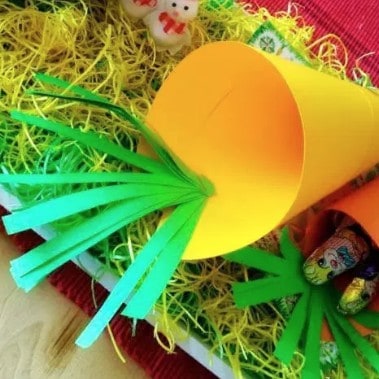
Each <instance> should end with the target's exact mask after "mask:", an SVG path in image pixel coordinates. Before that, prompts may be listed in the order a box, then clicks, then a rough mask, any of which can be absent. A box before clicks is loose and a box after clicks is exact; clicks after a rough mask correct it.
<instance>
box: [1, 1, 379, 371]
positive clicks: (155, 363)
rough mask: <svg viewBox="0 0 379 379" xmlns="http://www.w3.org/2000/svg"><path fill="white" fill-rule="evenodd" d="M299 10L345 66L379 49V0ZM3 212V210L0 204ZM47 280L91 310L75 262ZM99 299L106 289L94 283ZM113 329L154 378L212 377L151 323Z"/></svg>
mask: <svg viewBox="0 0 379 379" xmlns="http://www.w3.org/2000/svg"><path fill="white" fill-rule="evenodd" d="M246 2H248V3H250V4H252V6H253V7H256V6H257V5H259V6H262V7H266V8H267V9H268V10H269V11H270V12H271V13H273V12H276V11H280V10H285V9H287V6H288V2H289V0H258V1H253V0H247V1H246ZM296 4H297V5H298V9H299V12H300V14H301V15H302V16H303V17H304V19H305V21H306V23H307V24H309V25H314V26H315V27H316V34H315V37H316V38H317V37H320V36H322V35H325V34H328V33H333V34H336V35H338V36H339V37H341V38H342V40H343V42H344V44H345V46H346V47H347V49H348V52H349V55H350V67H351V65H353V64H354V62H355V60H356V59H358V58H359V57H361V56H362V55H363V54H366V53H369V52H375V53H376V54H378V53H379V27H378V25H379V24H378V22H377V17H378V14H379V1H378V0H366V1H357V0H346V1H337V0H297V1H296ZM361 67H362V68H363V69H364V70H365V71H367V72H368V73H370V75H371V77H372V79H373V81H374V83H375V84H376V85H379V57H378V56H377V55H375V56H373V57H368V58H365V59H364V60H363V61H362V63H361ZM1 211H2V212H4V210H1V209H0V214H1ZM12 240H13V242H14V243H15V244H16V246H17V247H18V248H19V249H20V251H22V252H24V251H26V250H29V249H30V248H32V247H33V246H36V245H37V244H38V243H41V242H42V240H41V238H39V237H38V236H36V235H35V234H33V233H31V232H27V233H21V234H19V235H16V236H13V237H12ZM49 280H50V283H51V284H52V285H54V286H55V287H56V288H57V289H58V291H60V292H61V293H63V294H64V295H65V296H66V297H67V298H69V299H70V300H71V301H73V302H75V303H76V304H77V305H78V306H79V307H80V308H82V309H83V310H84V311H85V312H86V313H87V314H88V315H93V314H94V312H95V310H94V307H93V303H92V299H91V289H90V283H91V281H90V278H89V277H88V276H87V275H86V274H85V273H84V272H83V271H81V270H79V269H78V268H77V267H76V266H75V265H74V264H72V263H68V264H67V265H65V266H63V267H62V268H60V269H59V270H57V271H56V272H55V273H54V274H53V275H51V277H50V279H49ZM96 294H97V296H98V299H99V301H100V300H104V298H105V297H106V294H107V292H106V291H105V290H104V289H103V288H102V287H101V286H98V285H97V286H96ZM112 328H113V331H114V334H115V338H116V340H117V342H118V344H119V345H120V346H121V347H122V348H123V349H124V351H125V352H126V353H127V354H128V355H129V356H131V357H132V358H133V359H135V361H136V362H138V363H139V364H140V365H141V366H142V367H143V368H144V369H145V370H146V372H147V373H148V375H150V376H151V377H152V378H156V379H167V378H170V379H192V378H197V379H208V378H209V379H210V378H214V376H213V375H212V374H211V373H210V372H209V371H207V370H206V369H205V368H203V367H202V366H200V365H199V364H198V363H197V362H195V361H194V360H193V359H192V358H190V357H189V356H187V355H186V354H185V353H184V352H183V351H182V350H180V349H177V350H176V354H174V355H167V354H166V353H165V352H164V351H163V350H162V349H161V348H160V347H159V345H158V344H157V343H156V342H155V340H154V338H153V337H152V336H153V330H152V327H151V326H150V325H148V324H147V323H145V322H140V323H139V325H138V328H137V336H138V338H133V336H132V334H131V331H132V329H131V325H130V323H129V321H128V320H127V319H126V318H123V317H116V318H115V320H114V321H113V322H112Z"/></svg>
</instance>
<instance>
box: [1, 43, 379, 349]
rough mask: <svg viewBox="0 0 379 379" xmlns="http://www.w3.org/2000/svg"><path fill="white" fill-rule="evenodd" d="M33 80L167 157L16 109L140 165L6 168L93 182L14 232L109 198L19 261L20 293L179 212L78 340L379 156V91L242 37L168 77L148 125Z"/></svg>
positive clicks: (145, 306)
mask: <svg viewBox="0 0 379 379" xmlns="http://www.w3.org/2000/svg"><path fill="white" fill-rule="evenodd" d="M220 62H222V64H220ZM236 67H238V69H236ZM37 79H38V80H40V81H41V82H43V83H45V84H48V85H51V86H53V87H54V88H55V92H53V93H46V92H34V95H41V96H53V97H56V98H61V99H63V100H70V101H73V100H74V101H81V102H86V103H88V105H89V106H97V107H102V108H105V109H107V110H108V111H109V112H113V113H115V114H116V115H117V116H119V117H120V118H122V119H123V120H125V122H127V123H128V124H129V125H132V126H133V127H134V128H136V129H137V130H139V131H140V132H141V134H142V135H143V137H144V138H145V139H146V140H147V142H148V143H149V144H150V146H151V148H152V149H153V150H154V151H155V153H156V155H157V157H158V159H157V160H155V159H152V158H149V157H146V156H144V155H142V154H138V153H134V152H132V151H130V150H128V149H126V148H123V147H121V146H119V145H116V144H113V143H110V142H109V141H107V140H105V139H104V138H101V137H100V136H98V135H96V134H93V133H86V132H82V131H80V130H79V129H77V128H71V127H68V126H65V125H62V124H60V123H57V122H55V121H52V120H49V119H47V118H43V117H36V116H33V115H29V114H25V113H23V112H20V111H14V112H12V117H13V118H14V119H16V120H18V121H20V122H22V123H24V124H25V125H35V126H36V127H38V128H42V129H45V130H46V131H49V132H52V133H56V134H57V135H60V136H61V137H63V138H65V139H69V140H76V141H79V142H80V143H82V144H83V145H85V146H89V147H91V148H93V149H96V150H98V151H100V152H102V153H104V154H108V155H109V156H112V157H114V158H115V159H118V160H120V161H122V162H125V163H127V164H129V165H130V166H132V167H134V168H136V169H138V171H137V172H128V173H119V172H117V173H113V172H112V173H104V172H92V173H59V174H50V175H2V176H1V177H0V183H28V184H30V185H33V183H44V184H46V185H49V184H53V183H81V182H83V181H84V182H91V183H93V184H96V186H95V188H93V189H89V190H86V191H84V192H78V193H72V194H69V195H67V196H63V197H61V198H57V199H51V200H48V201H46V202H43V203H41V204H36V205H34V206H32V207H29V208H26V209H21V210H19V211H18V212H15V213H14V214H13V215H11V216H8V217H6V218H4V223H5V226H6V228H7V230H8V232H9V233H14V232H18V231H21V230H25V229H28V228H32V227H36V226H38V225H42V224H47V223H50V222H53V221H54V220H58V219H60V218H63V217H66V216H69V215H72V214H75V213H77V212H81V211H84V210H88V209H93V208H96V209H97V207H101V206H104V208H101V209H100V210H98V211H97V212H95V215H94V216H92V217H91V218H89V219H88V220H86V221H85V222H83V223H82V224H81V225H79V226H77V227H75V228H72V229H70V230H68V231H66V232H65V233H62V234H60V235H58V236H57V237H56V238H54V239H53V240H51V241H48V242H46V243H45V244H43V245H41V246H40V247H38V248H36V249H34V250H32V251H31V252H29V253H28V254H26V255H25V256H23V257H21V258H18V259H16V260H15V261H13V262H12V264H11V272H12V275H13V276H14V278H15V280H16V281H17V283H18V285H19V286H20V287H21V288H24V289H25V290H30V289H31V288H33V287H34V286H35V285H37V284H38V283H39V282H40V281H41V280H42V279H43V278H44V277H45V276H46V275H48V274H49V273H50V272H51V271H52V270H54V269H55V268H57V267H59V266H60V265H61V264H63V263H64V262H66V261H67V260H69V259H72V258H73V257H75V256H76V255H77V254H79V253H80V252H81V251H83V250H84V249H87V248H89V247H91V246H93V245H94V244H96V243H97V242H98V241H100V240H102V239H103V238H105V237H106V236H108V235H110V234H111V233H112V232H114V231H116V230H118V229H120V228H122V227H123V226H125V225H127V224H129V223H130V222H132V221H134V220H136V219H138V218H140V217H142V216H144V215H146V214H148V213H151V212H153V211H156V210H162V209H168V208H170V212H168V213H167V217H166V219H165V221H164V222H162V224H161V226H160V227H159V228H158V229H157V231H156V233H155V234H154V235H153V236H152V238H151V239H150V241H148V243H147V244H146V245H145V246H144V247H143V248H142V249H141V251H140V252H139V255H138V256H137V258H136V260H135V261H134V262H133V264H132V265H131V267H130V268H129V269H128V270H127V272H126V273H125V274H124V276H123V277H122V278H121V280H120V281H119V283H118V284H117V286H116V287H115V289H114V290H113V291H112V293H111V294H110V296H109V297H108V299H107V301H106V302H105V303H104V305H103V306H102V308H101V309H100V310H99V312H98V313H97V315H96V316H95V318H94V319H93V320H92V322H91V323H90V324H89V326H88V327H87V329H86V330H85V331H84V333H83V334H82V336H81V337H80V338H79V340H78V344H79V345H80V346H83V347H86V346H89V345H90V344H91V343H93V342H94V341H95V340H96V338H97V336H98V335H99V334H100V333H101V331H102V330H103V329H104V327H105V326H106V324H107V323H108V322H109V320H110V319H111V318H112V316H113V315H114V314H115V313H116V312H117V311H118V309H119V308H120V307H121V306H122V305H123V303H124V302H126V301H128V305H127V306H126V308H125V309H124V310H123V311H122V313H123V314H124V315H127V316H129V317H134V318H143V317H145V316H146V314H147V313H148V312H149V311H150V309H151V308H152V307H153V305H154V303H155V301H156V300H157V298H158V297H159V295H160V294H161V292H162V291H163V289H164V288H165V286H166V284H167V283H168V281H169V279H170V277H171V275H172V274H173V272H174V270H175V267H176V266H177V264H178V262H179V261H180V260H181V259H188V260H191V259H203V258H208V257H213V256H217V255H224V254H226V253H227V252H230V251H234V250H236V249H238V248H241V247H243V246H245V245H247V244H249V243H251V242H254V241H256V240H257V239H259V238H260V237H262V236H263V235H265V234H266V233H268V232H269V231H270V230H271V229H273V228H274V227H276V226H278V225H280V224H282V223H284V222H285V221H286V220H288V219H289V218H290V217H292V216H294V215H296V214H297V213H298V212H300V211H301V210H303V209H305V208H306V207H308V206H310V205H311V204H312V203H314V202H315V201H316V200H318V199H320V198H321V197H323V196H324V195H327V194H328V193H330V192H331V191H333V190H334V189H336V188H338V187H339V186H340V185H341V184H343V183H345V182H346V181H347V180H349V179H351V178H353V177H354V176H355V175H357V174H358V173H360V172H361V171H362V170H364V169H365V168H368V167H370V166H371V165H372V164H373V163H374V162H376V161H377V160H378V158H379V156H378V155H379V153H378V151H379V149H378V147H379V138H375V137H376V132H375V127H376V124H377V122H378V120H379V109H378V105H379V100H378V96H377V95H376V94H374V93H373V92H370V91H369V90H365V89H363V88H361V87H358V86H356V85H354V84H351V83H347V82H341V81H339V80H337V79H335V78H332V77H329V76H327V75H324V74H321V73H319V72H316V71H312V70H311V69H309V68H306V67H301V66H299V65H298V64H294V63H291V62H286V61H284V60H282V59H281V58H278V57H275V56H270V55H267V54H264V53H260V52H258V51H256V50H255V49H253V48H252V47H250V46H247V45H245V44H242V43H237V42H219V43H214V44H209V45H206V46H204V47H202V48H200V49H198V50H196V51H194V52H193V53H191V54H190V55H189V56H187V57H186V58H185V59H184V60H183V61H182V62H181V63H180V64H179V65H178V66H177V67H176V69H175V70H174V72H173V73H172V74H171V75H170V76H169V78H168V79H167V80H166V81H165V82H164V83H163V85H162V87H161V89H160V90H159V92H158V94H157V96H156V98H155V101H154V103H153V105H152V108H151V110H150V112H149V115H148V117H147V120H146V123H143V122H141V121H140V120H139V119H137V118H136V117H135V116H134V115H133V114H131V113H130V112H128V111H127V110H125V109H123V108H121V107H118V106H116V105H114V104H111V103H109V102H108V101H106V100H105V99H103V98H101V97H99V96H98V95H96V94H94V93H91V92H89V91H87V90H85V89H83V88H80V87H76V86H72V85H70V84H69V83H67V82H64V81H62V80H59V79H54V78H51V77H48V76H45V75H41V74H40V75H37ZM58 89H59V90H61V92H59V91H58ZM252 94H256V96H254V101H252ZM337 143H338V144H339V149H338V150H337V149H335V147H336V144H337ZM325 151H328V154H325ZM353 152H354V153H355V156H354V157H353V156H352V153H353ZM347 154H348V155H349V157H350V158H351V161H349V164H348V165H346V164H345V163H346V160H345V156H346V155H347ZM320 178H322V180H320ZM172 207H175V208H174V209H172ZM230 225H233V228H230ZM291 288H292V287H291Z"/></svg>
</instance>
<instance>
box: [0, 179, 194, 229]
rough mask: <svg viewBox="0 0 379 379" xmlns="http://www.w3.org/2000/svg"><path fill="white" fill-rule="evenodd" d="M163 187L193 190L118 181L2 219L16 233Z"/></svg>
mask: <svg viewBox="0 0 379 379" xmlns="http://www.w3.org/2000/svg"><path fill="white" fill-rule="evenodd" d="M167 191H170V193H171V194H172V195H173V196H178V195H186V194H189V193H191V192H192V193H193V192H194V191H193V190H191V189H176V188H171V189H168V188H167V187H166V186H164V185H163V186H162V185H153V184H152V185H149V186H146V185H144V184H119V185H114V186H108V187H100V188H94V189H89V190H85V191H80V192H76V193H72V194H68V195H64V196H61V197H59V198H56V199H51V200H47V201H44V202H42V203H39V204H37V205H34V206H32V207H30V208H27V209H25V210H21V211H16V212H15V213H13V214H11V215H8V216H5V217H3V221H4V226H5V228H6V230H7V233H8V234H13V233H19V232H21V231H24V230H27V229H32V228H35V227H37V226H41V225H46V224H49V223H51V222H54V221H56V220H60V219H62V218H64V217H68V216H71V215H73V214H77V213H79V212H83V211H85V210H89V209H93V208H95V207H98V206H101V205H105V204H108V203H112V202H116V201H121V200H127V199H132V198H141V197H143V196H148V195H158V194H165V193H167ZM52 210H54V211H53V212H52Z"/></svg>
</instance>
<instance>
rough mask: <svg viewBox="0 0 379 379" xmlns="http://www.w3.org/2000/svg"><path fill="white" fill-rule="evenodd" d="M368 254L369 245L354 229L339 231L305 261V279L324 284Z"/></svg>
mask: <svg viewBox="0 0 379 379" xmlns="http://www.w3.org/2000/svg"><path fill="white" fill-rule="evenodd" d="M368 253H369V246H368V244H367V243H366V241H365V240H364V238H362V237H361V235H360V233H357V231H356V230H355V228H354V227H348V228H342V229H339V230H337V231H336V232H335V233H334V234H333V235H332V236H331V237H330V238H329V239H328V240H327V241H326V242H325V243H323V244H322V245H321V246H320V247H319V248H317V249H316V250H315V251H314V252H313V253H312V254H311V255H310V256H309V257H308V259H307V260H306V261H305V263H304V274H305V277H306V278H307V280H308V281H309V282H311V283H312V284H317V285H318V284H323V283H325V282H326V281H328V280H331V279H332V278H334V277H335V276H337V275H340V274H342V273H343V272H345V271H347V270H349V269H351V268H353V267H355V266H356V265H357V264H358V263H359V262H360V261H361V260H362V259H365V258H366V257H367V255H368Z"/></svg>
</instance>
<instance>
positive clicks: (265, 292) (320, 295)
mask: <svg viewBox="0 0 379 379" xmlns="http://www.w3.org/2000/svg"><path fill="white" fill-rule="evenodd" d="M280 249H281V254H282V256H283V258H279V257H277V256H275V255H273V254H272V253H270V252H264V251H263V250H255V249H254V248H245V249H241V250H239V251H237V252H235V253H232V254H229V255H228V256H226V259H228V260H230V261H232V262H233V261H235V262H238V263H241V264H246V265H247V266H248V267H250V268H255V269H259V270H263V271H264V272H265V273H267V274H269V276H268V277H266V278H263V279H258V280H251V281H248V282H244V283H234V284H233V297H234V301H235V303H236V306H237V307H241V308H243V307H247V306H254V305H258V304H262V303H268V302H271V301H273V300H275V299H278V298H283V297H285V296H294V295H300V298H299V300H298V301H297V303H296V305H295V307H294V308H293V309H292V310H291V313H290V314H289V315H288V319H287V321H286V326H285V329H284V331H283V333H282V335H281V336H280V338H279V340H278V343H277V345H276V349H275V351H274V354H275V356H276V357H277V358H279V359H280V361H281V362H282V363H284V364H286V365H289V364H290V363H291V360H292V358H293V356H294V353H295V351H296V350H297V349H300V348H301V347H302V348H304V356H305V364H304V367H303V371H302V378H305V379H317V378H319V377H320V372H321V362H320V353H321V340H320V336H321V325H322V322H323V316H324V315H325V316H326V320H327V322H328V324H329V326H330V328H331V331H332V333H333V336H334V338H335V340H336V344H337V347H338V350H339V352H340V356H341V360H342V362H343V365H344V368H345V370H346V373H347V377H348V378H351V379H353V378H354V379H360V378H363V372H362V369H361V367H360V365H359V363H358V359H357V357H356V355H355V350H356V349H357V350H358V351H359V352H360V353H361V355H362V356H363V357H364V359H366V361H367V362H368V363H369V364H370V365H371V366H372V369H373V371H374V372H376V373H377V374H378V376H379V354H378V351H377V350H376V349H375V348H374V347H373V346H372V345H371V344H370V343H369V342H368V341H367V340H366V339H365V338H364V337H362V336H361V335H360V334H359V333H358V332H357V331H356V330H355V328H354V327H353V326H352V325H351V323H350V322H349V321H348V320H347V319H346V318H345V317H344V316H342V315H340V314H339V313H338V311H337V304H338V299H339V297H338V294H337V293H336V290H335V289H334V288H333V287H332V286H331V284H330V283H327V284H324V285H322V286H314V285H312V284H310V283H309V282H307V281H306V280H305V278H304V275H303V273H302V268H301V267H302V262H303V260H304V259H303V257H302V254H301V252H300V251H299V250H298V249H297V248H296V246H295V245H294V244H293V243H292V242H291V239H290V236H289V233H288V229H287V228H285V229H283V231H282V235H281V238H280ZM253 251H255V252H256V255H254V257H253V256H252V252H253ZM354 318H355V319H356V320H357V321H358V322H360V323H361V324H362V325H366V326H369V327H375V326H377V323H378V318H379V314H378V313H377V312H373V311H367V310H364V311H362V312H361V314H359V315H357V316H355V317H354Z"/></svg>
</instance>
